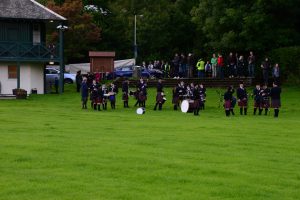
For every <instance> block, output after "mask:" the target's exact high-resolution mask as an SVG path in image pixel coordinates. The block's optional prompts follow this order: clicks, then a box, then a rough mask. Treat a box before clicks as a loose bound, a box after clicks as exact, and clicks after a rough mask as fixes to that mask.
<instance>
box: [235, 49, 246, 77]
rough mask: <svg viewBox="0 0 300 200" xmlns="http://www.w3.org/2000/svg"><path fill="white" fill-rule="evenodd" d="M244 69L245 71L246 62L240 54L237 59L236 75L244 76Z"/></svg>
mask: <svg viewBox="0 0 300 200" xmlns="http://www.w3.org/2000/svg"><path fill="white" fill-rule="evenodd" d="M245 71H246V63H245V60H244V56H243V55H240V57H239V59H238V61H237V76H238V77H239V78H240V77H244V76H245Z"/></svg>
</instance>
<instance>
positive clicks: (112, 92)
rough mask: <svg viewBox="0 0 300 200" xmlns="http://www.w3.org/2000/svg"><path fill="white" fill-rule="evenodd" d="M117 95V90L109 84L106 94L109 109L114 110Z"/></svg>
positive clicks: (112, 84) (113, 85)
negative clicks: (107, 95)
mask: <svg viewBox="0 0 300 200" xmlns="http://www.w3.org/2000/svg"><path fill="white" fill-rule="evenodd" d="M117 93H118V88H117V86H116V85H115V84H114V83H111V84H110V87H109V90H108V94H109V101H110V106H111V109H113V110H114V109H116V94H117Z"/></svg>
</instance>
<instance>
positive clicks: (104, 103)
mask: <svg viewBox="0 0 300 200" xmlns="http://www.w3.org/2000/svg"><path fill="white" fill-rule="evenodd" d="M101 90H102V95H103V99H102V109H103V110H107V101H108V96H109V95H108V89H107V87H106V85H105V84H103V85H102V87H101Z"/></svg>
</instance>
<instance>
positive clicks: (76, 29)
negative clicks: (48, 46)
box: [47, 0, 101, 62]
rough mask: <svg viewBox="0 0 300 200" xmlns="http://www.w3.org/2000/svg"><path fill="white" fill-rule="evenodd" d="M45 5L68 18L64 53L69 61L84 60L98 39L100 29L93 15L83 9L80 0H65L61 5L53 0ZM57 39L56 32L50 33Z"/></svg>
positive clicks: (53, 38)
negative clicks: (94, 21)
mask: <svg viewBox="0 0 300 200" xmlns="http://www.w3.org/2000/svg"><path fill="white" fill-rule="evenodd" d="M47 6H48V7H49V8H50V9H52V10H53V11H55V12H57V13H59V14H60V15H62V16H64V17H66V18H67V19H68V27H69V28H68V30H67V31H66V32H65V55H66V57H67V58H68V61H70V62H80V61H81V62H82V61H86V60H87V57H88V55H87V54H88V51H89V50H94V49H95V44H97V43H98V42H99V41H100V39H101V38H100V32H101V29H100V28H99V27H98V26H97V25H96V24H95V23H93V16H92V15H91V14H89V13H87V12H86V11H85V10H84V6H83V3H82V0H66V1H65V2H64V3H63V4H62V5H58V4H56V3H55V2H54V1H53V0H50V1H48V3H47ZM52 40H57V32H54V33H53V34H52Z"/></svg>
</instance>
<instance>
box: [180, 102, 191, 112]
mask: <svg viewBox="0 0 300 200" xmlns="http://www.w3.org/2000/svg"><path fill="white" fill-rule="evenodd" d="M189 107H190V104H189V101H188V100H183V101H182V103H181V106H180V108H181V112H183V113H187V112H188V111H189Z"/></svg>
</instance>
